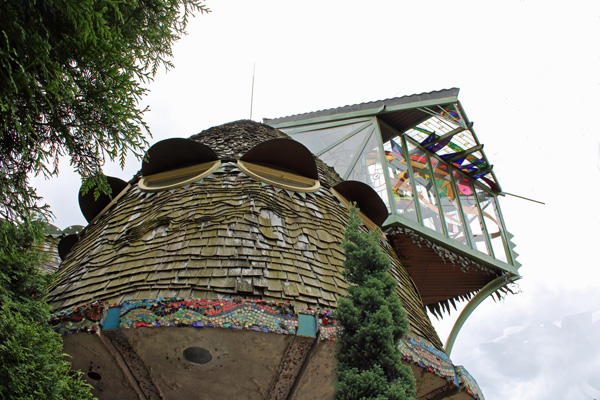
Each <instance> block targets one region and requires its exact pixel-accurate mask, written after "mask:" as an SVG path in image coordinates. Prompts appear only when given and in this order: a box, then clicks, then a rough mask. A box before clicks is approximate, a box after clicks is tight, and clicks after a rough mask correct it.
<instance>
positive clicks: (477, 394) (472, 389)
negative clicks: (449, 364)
mask: <svg viewBox="0 0 600 400" xmlns="http://www.w3.org/2000/svg"><path fill="white" fill-rule="evenodd" d="M455 370H456V376H457V377H458V382H459V383H460V386H463V387H464V388H465V390H466V391H467V393H469V394H470V395H471V396H473V398H475V399H476V400H483V394H482V393H481V389H480V388H479V385H478V384H477V382H476V381H475V379H474V378H473V377H472V376H471V374H469V372H468V371H467V370H466V369H465V367H463V366H462V365H457V366H456V367H455Z"/></svg>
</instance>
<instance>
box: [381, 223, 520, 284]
mask: <svg viewBox="0 0 600 400" xmlns="http://www.w3.org/2000/svg"><path fill="white" fill-rule="evenodd" d="M394 226H399V227H402V228H409V229H412V230H413V231H415V232H416V233H418V234H419V236H421V237H423V238H425V239H427V240H430V241H432V242H433V243H435V244H438V245H440V246H442V247H444V248H446V249H448V250H450V251H453V252H455V253H457V254H459V255H461V256H464V257H467V258H469V259H471V260H473V261H475V262H478V263H480V264H482V265H485V266H487V267H491V268H497V269H499V270H501V271H504V272H507V273H508V274H510V275H511V278H512V277H518V276H519V272H518V271H517V268H516V267H515V266H514V265H510V264H507V263H505V262H502V261H500V260H496V259H495V258H493V257H490V256H489V255H487V254H485V253H482V252H480V251H477V250H473V249H471V248H469V247H468V246H465V245H464V244H462V243H460V242H458V241H456V240H452V239H448V238H447V237H445V236H444V235H442V234H440V233H439V232H436V231H434V230H431V229H429V228H425V227H423V226H421V225H420V224H418V223H417V222H414V221H411V220H409V219H406V218H404V217H402V216H400V215H397V214H396V215H390V216H389V217H388V218H387V219H386V220H385V222H384V223H383V227H382V229H383V230H384V231H385V230H386V229H387V228H392V227H394Z"/></svg>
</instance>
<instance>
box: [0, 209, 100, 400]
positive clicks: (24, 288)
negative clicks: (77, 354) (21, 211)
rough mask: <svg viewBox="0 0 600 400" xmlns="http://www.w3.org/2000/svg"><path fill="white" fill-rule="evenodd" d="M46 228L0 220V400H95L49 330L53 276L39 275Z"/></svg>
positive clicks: (55, 336)
mask: <svg viewBox="0 0 600 400" xmlns="http://www.w3.org/2000/svg"><path fill="white" fill-rule="evenodd" d="M42 227H43V225H42V224H41V223H24V224H22V225H20V226H16V225H13V224H12V223H9V222H7V221H4V220H0V399H7V400H8V399H10V400H21V399H52V400H54V399H56V400H59V399H61V400H62V399H72V400H79V399H92V398H93V396H92V394H91V392H90V387H89V385H87V384H86V383H85V382H83V381H82V380H81V379H80V377H79V375H78V374H76V373H73V372H72V371H71V367H70V364H69V363H68V362H67V361H65V360H64V359H63V355H62V340H61V338H60V336H59V335H58V334H56V333H55V332H53V331H52V329H50V327H49V326H48V318H49V317H50V307H49V306H48V304H47V303H46V302H45V295H46V287H47V285H48V280H49V279H50V278H49V277H48V276H44V275H42V274H41V273H40V272H39V270H38V268H37V267H38V265H39V264H40V262H41V257H42V256H41V254H40V253H39V252H38V251H37V250H36V249H35V248H34V246H35V244H36V243H39V242H40V241H41V240H43V233H42V232H43V230H42Z"/></svg>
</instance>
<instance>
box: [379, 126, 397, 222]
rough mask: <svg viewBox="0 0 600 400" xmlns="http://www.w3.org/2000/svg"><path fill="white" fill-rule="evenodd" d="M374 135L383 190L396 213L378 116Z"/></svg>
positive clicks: (393, 211)
mask: <svg viewBox="0 0 600 400" xmlns="http://www.w3.org/2000/svg"><path fill="white" fill-rule="evenodd" d="M374 125H375V135H377V145H378V146H379V157H380V158H379V161H380V162H381V173H382V174H383V179H384V180H385V191H386V193H387V197H388V202H389V203H388V204H389V205H390V212H391V213H392V214H396V212H397V211H396V201H395V199H394V191H393V190H392V181H391V179H390V168H389V166H388V162H387V158H386V157H385V149H384V148H383V137H382V135H381V128H380V126H379V118H377V117H376V118H375V123H374Z"/></svg>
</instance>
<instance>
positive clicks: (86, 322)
mask: <svg viewBox="0 0 600 400" xmlns="http://www.w3.org/2000/svg"><path fill="white" fill-rule="evenodd" d="M106 310H108V307H107V304H106V303H105V302H103V301H96V302H94V303H92V304H89V305H85V306H83V307H75V308H73V309H67V310H64V311H61V312H59V313H56V314H53V315H52V317H51V318H50V320H49V321H48V323H49V324H50V326H52V327H53V329H54V330H55V331H56V332H58V333H60V334H62V335H70V334H72V333H79V332H90V333H97V332H99V331H100V321H101V320H102V319H103V315H104V313H105V312H106Z"/></svg>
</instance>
